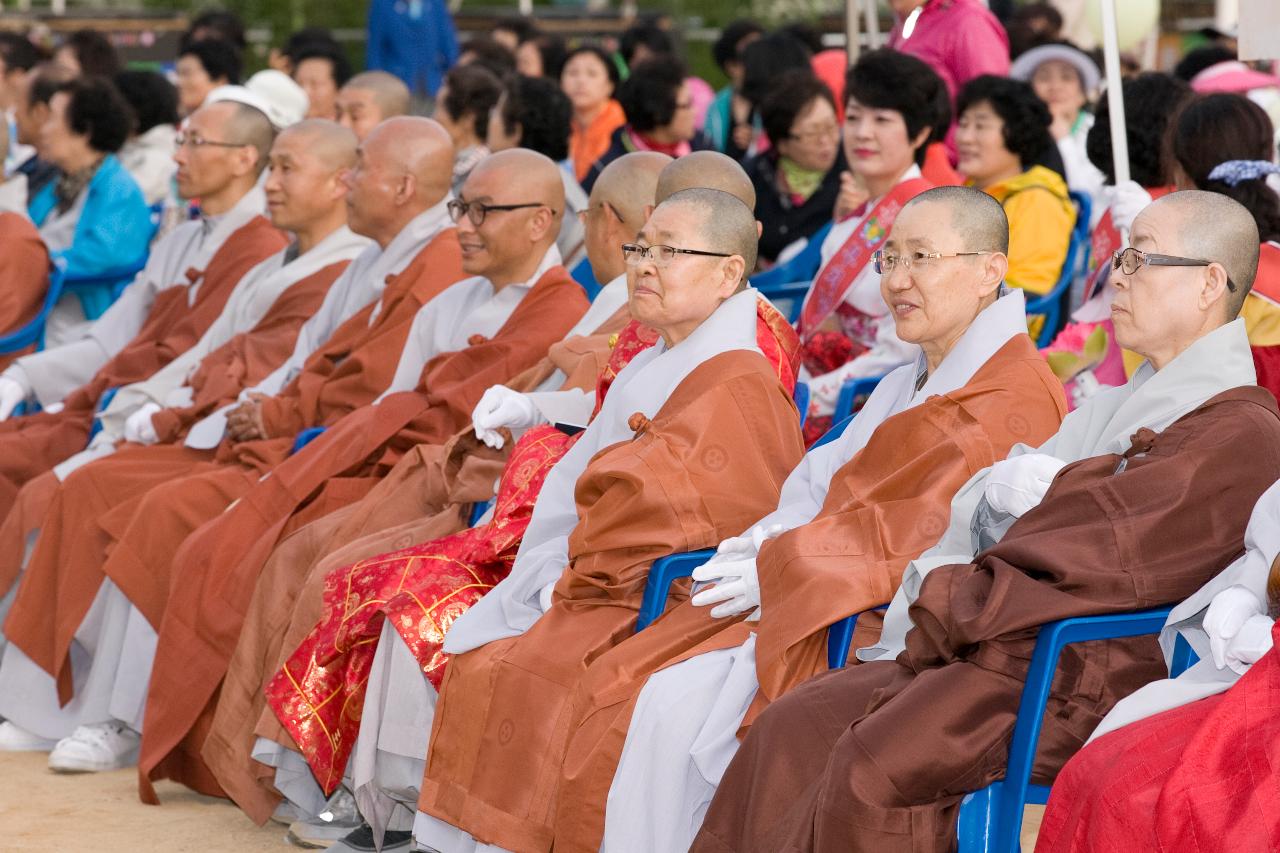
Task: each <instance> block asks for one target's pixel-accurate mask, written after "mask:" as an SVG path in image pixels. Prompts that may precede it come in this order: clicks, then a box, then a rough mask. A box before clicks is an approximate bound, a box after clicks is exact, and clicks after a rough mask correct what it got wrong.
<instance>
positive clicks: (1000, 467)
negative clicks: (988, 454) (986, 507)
mask: <svg viewBox="0 0 1280 853" xmlns="http://www.w3.org/2000/svg"><path fill="white" fill-rule="evenodd" d="M1066 464H1067V463H1065V462H1063V461H1062V460H1061V459H1058V458H1056V457H1054V456H1050V455H1048V454H1047V453H1024V454H1023V455H1021V456H1015V457H1014V458H1012V459H1002V460H1001V461H999V462H997V463H996V464H994V465H992V466H991V473H989V474H988V475H987V487H986V490H985V491H984V492H983V496H984V497H985V498H986V499H987V503H988V504H990V505H991V508H992V509H994V510H998V511H1000V512H1004V513H1008V514H1009V515H1012V516H1013V517H1014V518H1021V517H1022V514H1023V513H1025V512H1026V511H1027V510H1029V509H1031V508H1033V507H1035V506H1037V505H1039V503H1040V501H1041V500H1042V499H1043V498H1044V495H1045V492H1047V491H1049V485H1050V484H1051V483H1053V478H1054V477H1056V476H1057V475H1058V472H1059V471H1061V470H1062V469H1063V468H1064V467H1065V466H1066Z"/></svg>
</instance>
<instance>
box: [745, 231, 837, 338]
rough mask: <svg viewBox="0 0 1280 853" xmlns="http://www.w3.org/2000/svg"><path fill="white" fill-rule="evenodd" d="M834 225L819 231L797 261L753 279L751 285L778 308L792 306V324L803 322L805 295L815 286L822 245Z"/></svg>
mask: <svg viewBox="0 0 1280 853" xmlns="http://www.w3.org/2000/svg"><path fill="white" fill-rule="evenodd" d="M831 225H832V223H830V222H828V223H827V224H826V225H824V226H822V227H821V228H819V229H818V231H817V232H816V233H815V234H814V235H813V236H812V237H810V238H809V242H808V243H807V244H805V247H804V248H803V249H801V250H800V252H799V253H798V254H796V256H795V257H793V258H791V260H789V261H787V262H786V263H784V264H779V265H778V266H776V267H774V268H773V269H771V270H767V271H765V272H762V273H760V274H759V275H755V276H752V277H751V285H752V286H753V287H755V289H756V290H759V291H760V292H761V293H763V294H764V295H765V296H766V297H768V299H769V301H770V302H773V303H774V304H775V305H776V304H777V303H779V302H789V303H790V310H789V311H788V312H787V317H788V319H789V320H791V322H792V323H794V322H796V320H798V319H800V307H801V306H802V305H804V297H805V294H807V293H808V292H809V286H810V285H812V284H813V277H814V276H815V275H817V274H818V269H819V268H820V267H821V266H822V241H823V240H825V239H826V237H827V234H828V232H830V231H831Z"/></svg>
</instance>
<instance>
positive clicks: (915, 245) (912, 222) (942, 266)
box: [880, 202, 1007, 367]
mask: <svg viewBox="0 0 1280 853" xmlns="http://www.w3.org/2000/svg"><path fill="white" fill-rule="evenodd" d="M968 251H969V250H968V249H967V248H966V245H965V241H964V239H963V237H962V236H961V234H960V233H959V232H958V231H957V230H956V227H955V224H954V221H953V218H952V209H951V206H950V205H949V204H947V203H943V202H917V203H916V204H911V205H908V206H907V207H905V208H904V209H903V210H902V212H901V213H900V214H898V218H897V219H896V220H894V223H893V231H892V232H891V233H890V235H889V239H888V240H887V241H886V242H885V245H884V250H883V256H882V261H881V265H882V269H883V272H882V273H881V276H880V293H881V295H882V296H884V301H885V304H886V305H888V306H889V310H890V311H892V312H893V319H894V322H895V323H896V324H897V330H898V337H899V338H901V339H902V340H904V341H906V342H908V343H913V344H918V345H919V346H920V347H921V348H922V349H923V350H924V351H925V354H926V356H927V357H929V358H930V361H931V362H935V361H940V360H941V358H940V356H941V355H945V354H946V353H947V352H949V351H950V350H951V347H952V346H953V345H954V344H955V342H956V341H958V340H959V339H960V336H961V335H963V334H964V333H965V330H966V329H968V328H969V324H970V323H972V322H973V319H974V318H975V317H977V316H978V314H979V313H980V312H981V310H982V306H983V301H984V300H986V299H987V298H988V297H989V296H991V294H993V293H995V292H996V290H997V289H998V288H999V287H1000V280H1001V278H1002V277H1003V275H1004V270H1005V268H1006V267H1007V263H1006V262H1004V261H1003V259H1004V255H1002V254H1000V253H999V252H983V253H981V254H977V255H973V254H962V253H966V252H968ZM935 355H937V356H939V357H937V358H934V356H935ZM932 366H936V365H932V364H931V367H932Z"/></svg>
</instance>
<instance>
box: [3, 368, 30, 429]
mask: <svg viewBox="0 0 1280 853" xmlns="http://www.w3.org/2000/svg"><path fill="white" fill-rule="evenodd" d="M25 399H27V389H26V388H23V387H22V383H21V382H18V381H17V380H16V379H10V378H9V377H8V376H0V421H4V420H8V418H9V415H12V414H13V410H14V409H16V408H17V407H18V404H19V403H21V402H22V401H23V400H25Z"/></svg>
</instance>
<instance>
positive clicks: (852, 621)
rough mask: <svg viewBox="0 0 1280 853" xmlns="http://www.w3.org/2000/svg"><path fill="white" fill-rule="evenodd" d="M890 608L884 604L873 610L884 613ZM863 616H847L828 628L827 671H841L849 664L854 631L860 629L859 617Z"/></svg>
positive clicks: (856, 614)
mask: <svg viewBox="0 0 1280 853" xmlns="http://www.w3.org/2000/svg"><path fill="white" fill-rule="evenodd" d="M888 608H889V605H887V604H882V605H880V606H879V607H873V608H871V609H872V610H873V611H875V612H877V613H883V612H884V611H885V610H887V609H888ZM863 612H867V611H863ZM861 615H862V614H861V613H855V614H853V615H852V616H846V617H845V618H843V619H841V620H840V621H839V622H833V623H832V624H831V627H829V628H827V669H840V668H841V667H843V666H844V665H845V664H846V663H848V662H849V646H850V645H852V644H853V629H854V628H856V627H858V617H859V616H861Z"/></svg>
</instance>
